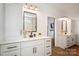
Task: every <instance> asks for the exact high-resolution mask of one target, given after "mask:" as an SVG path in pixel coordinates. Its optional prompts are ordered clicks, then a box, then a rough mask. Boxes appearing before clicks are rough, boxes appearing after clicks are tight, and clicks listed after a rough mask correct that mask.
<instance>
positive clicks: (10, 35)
mask: <svg viewBox="0 0 79 59" xmlns="http://www.w3.org/2000/svg"><path fill="white" fill-rule="evenodd" d="M4 16H5V40H18V39H20V37H21V35H20V30H21V29H22V19H23V18H22V4H20V3H11V4H10V3H6V4H5V15H4Z"/></svg>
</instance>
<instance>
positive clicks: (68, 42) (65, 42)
mask: <svg viewBox="0 0 79 59" xmlns="http://www.w3.org/2000/svg"><path fill="white" fill-rule="evenodd" d="M75 44H76V42H75V39H73V38H72V36H62V39H60V41H59V44H58V47H60V48H63V49H65V48H68V47H71V46H72V45H75Z"/></svg>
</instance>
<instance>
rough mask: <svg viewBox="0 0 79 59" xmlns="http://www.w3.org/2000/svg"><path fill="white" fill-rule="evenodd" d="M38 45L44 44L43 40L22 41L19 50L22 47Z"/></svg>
mask: <svg viewBox="0 0 79 59" xmlns="http://www.w3.org/2000/svg"><path fill="white" fill-rule="evenodd" d="M38 44H44V40H43V39H41V40H34V41H27V42H26V41H24V42H21V48H22V47H23V48H24V47H29V46H33V45H38Z"/></svg>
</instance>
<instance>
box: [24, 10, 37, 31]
mask: <svg viewBox="0 0 79 59" xmlns="http://www.w3.org/2000/svg"><path fill="white" fill-rule="evenodd" d="M23 30H24V31H26V32H36V31H37V14H35V13H30V12H26V11H24V13H23Z"/></svg>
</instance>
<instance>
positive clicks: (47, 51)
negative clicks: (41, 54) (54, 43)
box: [45, 47, 52, 55]
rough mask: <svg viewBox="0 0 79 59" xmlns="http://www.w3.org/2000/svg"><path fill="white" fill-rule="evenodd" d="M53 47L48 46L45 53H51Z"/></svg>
mask: <svg viewBox="0 0 79 59" xmlns="http://www.w3.org/2000/svg"><path fill="white" fill-rule="evenodd" d="M51 52H52V51H51V48H50V47H49V48H46V51H45V55H51Z"/></svg>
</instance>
